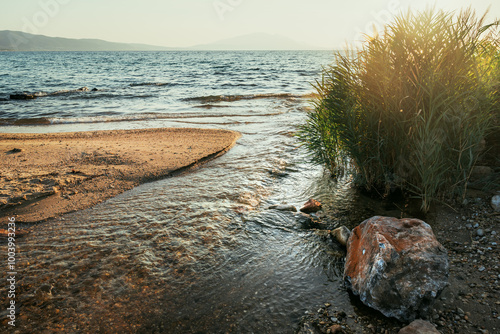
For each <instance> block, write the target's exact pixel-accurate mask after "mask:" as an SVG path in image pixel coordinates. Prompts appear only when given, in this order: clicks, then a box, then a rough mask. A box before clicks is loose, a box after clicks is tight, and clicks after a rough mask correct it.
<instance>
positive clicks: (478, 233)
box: [476, 229, 484, 237]
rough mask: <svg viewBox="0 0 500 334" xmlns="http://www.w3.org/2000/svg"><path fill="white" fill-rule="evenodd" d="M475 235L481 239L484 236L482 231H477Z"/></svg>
mask: <svg viewBox="0 0 500 334" xmlns="http://www.w3.org/2000/svg"><path fill="white" fill-rule="evenodd" d="M476 234H477V236H478V237H482V236H484V231H483V230H482V229H479V230H477V231H476Z"/></svg>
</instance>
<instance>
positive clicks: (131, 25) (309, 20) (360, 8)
mask: <svg viewBox="0 0 500 334" xmlns="http://www.w3.org/2000/svg"><path fill="white" fill-rule="evenodd" d="M426 5H427V6H428V5H431V6H432V5H436V7H437V8H444V9H446V10H459V9H461V8H464V7H467V6H471V5H472V6H473V8H474V9H476V11H477V12H478V13H481V14H484V12H485V11H486V9H487V8H488V7H490V14H489V21H493V19H494V18H497V19H498V18H500V1H499V0H474V1H471V0H469V1H465V0H435V1H427V0H341V1H338V0H308V1H305V0H301V1H299V0H286V1H285V0H142V1H139V0H0V30H20V31H25V32H29V33H36V34H42V35H48V36H56V37H69V38H98V39H104V40H108V41H113V42H127V43H145V44H153V45H162V46H173V47H185V46H192V45H196V44H205V43H210V42H214V41H217V40H220V39H225V38H229V37H234V36H238V35H244V34H250V33H255V32H265V33H270V34H279V35H283V36H287V37H290V38H293V39H295V40H297V41H299V42H306V43H308V44H311V45H314V46H319V47H330V48H336V47H342V46H344V44H345V43H346V42H352V41H353V40H356V39H360V36H361V35H360V33H364V32H369V31H370V29H371V27H373V24H374V23H375V24H377V25H382V24H384V23H385V22H387V21H389V20H390V17H391V16H392V15H394V14H397V13H398V12H400V11H406V10H407V9H408V8H409V7H411V8H416V9H422V8H424V7H425V6H426Z"/></svg>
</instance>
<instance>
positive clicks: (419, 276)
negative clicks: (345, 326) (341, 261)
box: [344, 217, 449, 321]
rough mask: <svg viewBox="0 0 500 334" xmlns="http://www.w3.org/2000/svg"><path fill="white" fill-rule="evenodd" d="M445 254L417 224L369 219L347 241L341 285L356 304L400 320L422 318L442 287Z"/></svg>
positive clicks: (446, 267)
mask: <svg viewBox="0 0 500 334" xmlns="http://www.w3.org/2000/svg"><path fill="white" fill-rule="evenodd" d="M448 273H449V263H448V254H447V251H446V249H445V248H444V247H443V246H442V245H441V244H440V243H439V242H438V241H437V239H436V237H435V236H434V233H433V232H432V229H431V227H430V226H429V225H428V224H426V223H425V222H423V221H421V220H418V219H396V218H389V217H373V218H370V219H368V220H365V221H364V222H363V223H361V224H360V225H359V226H357V227H356V228H355V229H354V230H353V231H352V233H351V236H350V237H349V240H348V241H347V257H346V264H345V269H344V281H345V283H346V285H347V287H348V288H349V289H351V291H352V292H353V293H354V294H355V295H358V296H359V297H360V299H361V301H362V302H363V303H364V304H366V305H368V306H370V307H372V308H374V309H376V310H378V311H380V312H382V313H383V314H384V315H385V316H387V317H394V318H397V319H398V320H400V321H412V320H414V319H415V318H416V317H417V316H418V315H423V316H425V315H426V314H427V312H428V310H429V307H430V306H431V305H432V303H433V302H434V300H435V298H436V297H437V296H438V295H439V293H440V292H441V291H442V290H443V289H444V288H445V287H446V286H447V281H448Z"/></svg>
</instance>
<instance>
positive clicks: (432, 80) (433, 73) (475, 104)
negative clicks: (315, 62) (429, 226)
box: [298, 9, 500, 211]
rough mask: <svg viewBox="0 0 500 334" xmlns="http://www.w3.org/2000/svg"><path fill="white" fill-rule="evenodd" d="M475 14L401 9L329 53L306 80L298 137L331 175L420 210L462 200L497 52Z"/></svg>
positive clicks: (488, 123) (484, 125)
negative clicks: (349, 177) (310, 86)
mask: <svg viewBox="0 0 500 334" xmlns="http://www.w3.org/2000/svg"><path fill="white" fill-rule="evenodd" d="M483 21H484V16H483V17H482V18H477V17H476V16H475V14H474V12H472V11H471V10H466V11H462V12H460V13H459V14H458V15H454V14H452V13H446V12H443V11H436V10H434V9H429V10H425V11H423V12H418V13H412V12H408V13H406V14H404V15H401V16H399V17H398V18H396V19H395V21H394V22H393V23H391V24H389V25H387V26H386V27H385V30H384V31H383V32H382V33H381V34H377V35H375V36H373V37H370V38H367V39H366V41H365V43H364V44H363V46H362V47H361V48H360V49H357V50H354V49H348V50H346V51H345V52H338V53H336V55H335V61H334V63H333V64H332V65H331V66H329V67H326V68H325V69H324V71H323V75H322V79H321V80H320V81H318V82H316V85H315V87H316V89H317V92H318V97H317V99H316V100H315V101H314V110H313V111H312V112H310V113H309V114H308V118H307V121H306V123H305V124H304V125H302V126H301V127H300V131H299V132H298V136H299V138H300V140H301V141H302V142H303V143H304V145H305V146H306V147H307V148H308V150H309V152H310V153H311V156H312V160H313V161H314V162H316V163H321V164H325V165H326V167H327V168H328V169H329V170H330V171H331V172H332V174H333V175H334V176H339V175H342V174H345V173H346V172H352V173H353V174H354V176H355V182H356V184H358V185H362V186H364V187H366V188H367V189H368V190H377V191H380V190H383V191H384V193H385V194H387V193H388V192H389V191H390V190H391V189H394V188H400V189H402V190H403V191H404V192H405V193H407V194H410V195H412V196H415V197H418V198H419V199H421V201H422V209H423V210H424V211H427V210H428V209H429V206H430V203H431V202H432V201H433V200H435V199H440V198H443V197H447V196H456V195H462V194H464V191H465V190H466V186H467V180H468V178H469V175H470V173H471V170H472V167H473V166H474V164H475V162H476V160H477V158H478V156H479V154H480V153H481V142H482V141H483V140H484V138H485V136H486V135H487V134H488V132H489V131H491V127H492V124H493V123H492V117H493V116H492V115H493V109H494V103H493V101H494V100H495V98H494V95H495V94H497V93H495V89H494V87H498V81H497V80H498V78H499V77H498V76H497V75H495V71H497V72H496V73H498V71H499V68H500V66H499V59H500V58H499V48H498V44H495V42H497V40H496V39H494V38H493V37H494V36H495V35H494V34H493V33H492V28H491V27H490V28H489V29H485V28H483V29H482V27H484V23H483Z"/></svg>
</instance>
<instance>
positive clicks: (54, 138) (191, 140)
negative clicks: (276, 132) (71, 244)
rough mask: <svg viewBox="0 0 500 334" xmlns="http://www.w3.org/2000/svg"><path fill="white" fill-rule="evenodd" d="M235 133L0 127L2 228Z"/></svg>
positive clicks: (212, 149)
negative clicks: (15, 130) (11, 130)
mask: <svg viewBox="0 0 500 334" xmlns="http://www.w3.org/2000/svg"><path fill="white" fill-rule="evenodd" d="M239 136H240V135H239V133H236V132H234V131H226V130H205V129H189V128H182V129H177V128H172V129H145V130H117V131H98V132H73V133H55V134H0V154H1V155H2V159H1V160H0V227H2V228H3V227H5V225H6V224H7V219H8V217H15V219H16V222H19V223H23V222H24V223H35V222H39V221H43V220H46V219H48V218H52V217H56V216H59V215H62V214H64V213H68V212H72V211H76V210H82V209H85V208H89V207H91V206H94V205H96V204H98V203H100V202H102V201H104V200H106V199H108V198H110V197H113V196H116V195H118V194H120V193H122V192H124V191H126V190H129V189H131V188H133V187H135V186H137V185H139V184H142V183H145V182H149V181H153V180H158V179H162V178H165V177H168V176H170V175H172V174H173V173H174V172H175V171H179V170H184V169H185V168H189V167H194V166H196V165H197V164H200V163H203V162H205V161H208V160H210V159H212V158H215V157H218V156H219V155H222V154H224V153H225V152H226V151H227V150H229V149H230V148H231V147H232V146H233V145H234V144H235V142H236V140H237V139H238V138H239Z"/></svg>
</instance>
